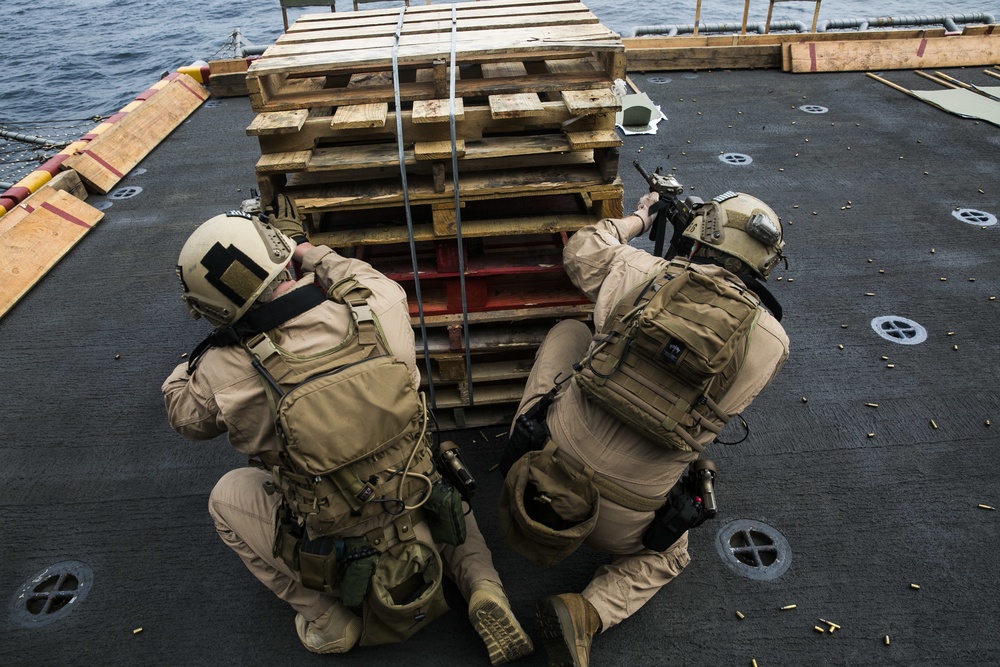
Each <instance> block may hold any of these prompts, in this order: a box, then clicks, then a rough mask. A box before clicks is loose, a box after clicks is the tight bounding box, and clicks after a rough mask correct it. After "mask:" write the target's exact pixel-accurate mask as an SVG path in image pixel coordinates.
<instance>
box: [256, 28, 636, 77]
mask: <svg viewBox="0 0 1000 667" xmlns="http://www.w3.org/2000/svg"><path fill="white" fill-rule="evenodd" d="M420 37H422V38H423V39H419V40H417V39H412V40H408V41H406V42H405V43H404V42H401V43H400V44H399V48H398V51H397V62H398V63H399V65H400V66H413V65H417V64H424V65H426V64H429V63H431V62H433V60H434V59H438V58H442V57H446V56H448V54H450V52H451V35H450V34H448V33H438V34H430V35H422V36H420ZM355 41H360V43H354V42H355ZM393 45H394V40H393V39H392V38H391V37H385V38H374V39H371V40H351V43H344V44H339V45H338V43H336V42H322V43H320V44H319V45H311V48H310V45H302V47H301V48H300V49H296V50H289V49H284V51H285V52H286V53H285V54H282V52H281V51H279V50H278V49H279V47H278V45H275V46H272V47H270V48H269V49H268V50H267V51H266V52H265V53H264V56H263V57H261V58H259V59H258V60H256V61H254V63H253V64H252V65H251V66H250V69H249V72H248V74H249V76H251V77H260V76H262V75H266V74H283V75H288V74H311V73H329V72H332V71H344V70H351V71H353V70H357V69H358V67H359V66H361V65H363V66H366V67H371V68H376V67H378V68H382V69H384V68H387V67H389V68H391V65H392V53H393ZM455 46H456V49H455V55H456V61H457V62H458V63H460V64H467V63H474V62H492V61H496V60H499V59H508V60H514V59H523V58H525V57H537V58H545V57H547V56H548V55H549V54H552V56H553V57H556V58H558V57H569V56H570V55H572V54H576V55H577V57H580V56H583V55H586V54H588V53H593V52H595V51H604V50H613V51H623V48H622V46H621V38H620V37H619V36H618V35H617V34H616V33H613V32H611V31H610V30H608V29H607V28H605V27H604V26H602V25H600V24H595V25H583V26H547V27H543V28H538V29H535V30H527V31H526V30H518V29H507V30H492V31H488V32H487V33H486V36H484V34H483V31H474V32H471V33H466V34H462V33H459V34H458V38H457V40H456V45H455ZM303 49H304V50H306V51H307V52H305V53H303V52H301V51H302V50H303ZM289 51H292V52H289ZM308 51H312V52H311V53H309V52H308Z"/></svg>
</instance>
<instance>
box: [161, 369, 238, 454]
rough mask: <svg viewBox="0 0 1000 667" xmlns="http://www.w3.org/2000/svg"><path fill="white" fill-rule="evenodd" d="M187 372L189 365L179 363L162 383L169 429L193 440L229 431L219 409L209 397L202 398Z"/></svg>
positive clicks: (212, 436) (205, 438)
mask: <svg viewBox="0 0 1000 667" xmlns="http://www.w3.org/2000/svg"><path fill="white" fill-rule="evenodd" d="M195 385H196V383H194V382H192V378H191V376H190V375H188V372H187V362H185V363H183V364H179V365H178V366H177V368H175V369H174V372H173V373H171V374H170V375H169V376H168V377H167V379H166V380H165V381H164V382H163V387H162V391H163V403H164V405H165V406H166V409H167V421H168V422H169V423H170V427H171V428H172V429H174V430H175V431H177V432H178V433H180V434H181V435H183V436H184V437H185V438H190V439H192V440H208V439H210V438H214V437H216V436H219V435H222V434H223V433H225V432H226V430H227V429H226V426H225V423H224V422H223V421H222V419H221V414H220V411H219V409H218V406H216V405H215V400H214V398H213V397H212V396H211V394H210V395H208V396H207V397H206V396H201V395H199V393H198V392H197V390H196V386H195Z"/></svg>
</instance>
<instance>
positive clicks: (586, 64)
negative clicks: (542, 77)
mask: <svg viewBox="0 0 1000 667" xmlns="http://www.w3.org/2000/svg"><path fill="white" fill-rule="evenodd" d="M545 69H546V70H547V71H548V72H549V73H551V74H579V73H581V72H596V71H598V67H597V64H596V63H595V62H594V59H593V58H562V59H559V60H546V61H545Z"/></svg>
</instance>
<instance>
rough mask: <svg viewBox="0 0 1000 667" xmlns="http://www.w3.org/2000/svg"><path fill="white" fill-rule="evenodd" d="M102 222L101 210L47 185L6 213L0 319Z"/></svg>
mask: <svg viewBox="0 0 1000 667" xmlns="http://www.w3.org/2000/svg"><path fill="white" fill-rule="evenodd" d="M12 216H13V217H12ZM8 218H9V220H8ZM102 218H104V213H103V212H102V211H98V210H97V209H96V208H94V207H93V206H90V205H89V204H87V203H86V202H84V201H82V200H80V199H77V198H76V197H74V196H73V195H71V194H69V193H68V192H65V191H62V190H56V189H54V188H51V187H48V186H44V187H42V188H40V189H39V190H38V192H36V193H35V194H34V195H32V196H31V197H29V198H28V199H27V200H25V201H24V202H22V203H21V204H19V205H18V206H16V207H15V208H14V210H13V211H10V212H9V213H7V215H5V216H4V217H3V219H2V221H3V227H2V228H0V245H2V246H3V249H4V251H3V254H2V255H0V316H3V315H4V314H5V313H7V311H8V310H10V309H11V308H12V307H13V306H14V304H16V303H17V302H18V301H19V300H20V299H21V297H23V296H24V295H25V294H26V293H27V292H28V290H30V289H31V288H32V287H33V286H34V285H35V284H36V283H37V282H38V281H39V280H41V279H42V277H43V276H44V275H45V274H46V273H48V271H49V270H50V269H51V268H52V267H53V266H55V265H56V263H57V262H58V261H59V260H60V259H62V258H63V256H65V255H66V253H68V252H69V251H70V250H71V249H72V248H73V246H75V245H76V244H77V243H78V242H79V241H80V239H82V238H83V237H84V236H85V235H86V234H87V232H89V231H90V230H91V228H92V227H93V226H94V225H96V224H97V223H99V222H100V221H101V219H102Z"/></svg>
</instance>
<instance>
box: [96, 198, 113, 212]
mask: <svg viewBox="0 0 1000 667" xmlns="http://www.w3.org/2000/svg"><path fill="white" fill-rule="evenodd" d="M114 205H115V203H114V202H111V201H108V200H107V199H105V200H104V201H99V202H95V203H94V204H92V206H93V207H94V208H96V209H97V210H98V211H107V210H108V209H109V208H111V207H112V206H114Z"/></svg>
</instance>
